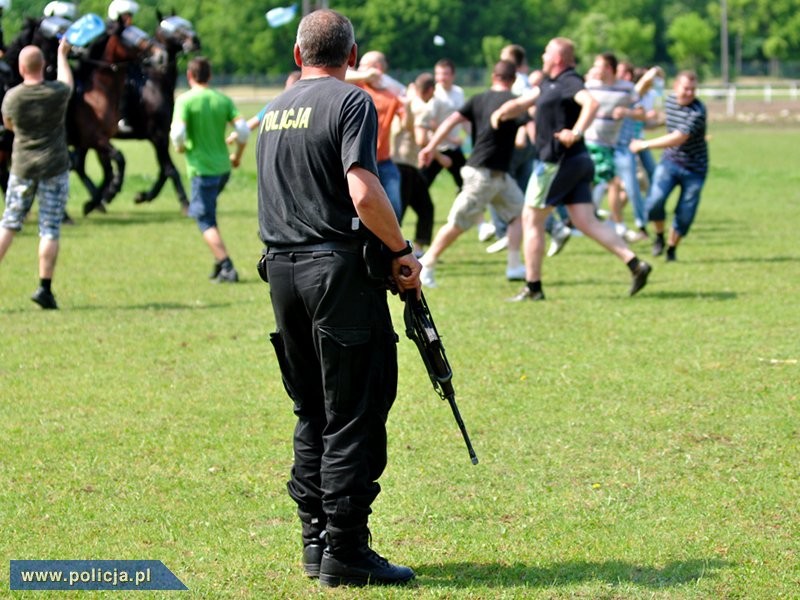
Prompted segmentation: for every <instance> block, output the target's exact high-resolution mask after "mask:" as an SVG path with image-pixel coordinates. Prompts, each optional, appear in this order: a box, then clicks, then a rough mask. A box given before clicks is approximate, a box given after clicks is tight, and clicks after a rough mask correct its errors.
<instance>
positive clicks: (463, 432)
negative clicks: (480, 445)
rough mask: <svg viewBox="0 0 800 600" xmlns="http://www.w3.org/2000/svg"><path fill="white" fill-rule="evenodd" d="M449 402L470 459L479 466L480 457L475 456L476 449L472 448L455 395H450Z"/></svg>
mask: <svg viewBox="0 0 800 600" xmlns="http://www.w3.org/2000/svg"><path fill="white" fill-rule="evenodd" d="M447 402H448V403H449V404H450V409H451V410H452V411H453V417H455V419H456V423H457V424H458V428H459V429H460V430H461V437H463V438H464V443H465V444H466V445H467V452H469V458H470V460H471V461H472V464H473V465H477V464H478V455H477V454H475V449H474V448H473V447H472V442H470V441H469V434H468V433H467V426H466V425H464V420H463V419H462V418H461V413H460V412H459V410H458V405H457V404H456V396H455V394H448V395H447Z"/></svg>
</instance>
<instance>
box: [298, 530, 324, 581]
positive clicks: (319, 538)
mask: <svg viewBox="0 0 800 600" xmlns="http://www.w3.org/2000/svg"><path fill="white" fill-rule="evenodd" d="M327 534H328V532H327V531H325V522H324V520H321V519H318V518H316V517H314V518H312V519H311V520H310V521H309V522H306V521H303V570H304V571H305V572H306V575H308V576H309V577H319V564H320V562H322V552H323V550H325V546H326V545H327V543H326V537H327Z"/></svg>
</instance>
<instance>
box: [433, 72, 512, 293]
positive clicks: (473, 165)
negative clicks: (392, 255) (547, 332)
mask: <svg viewBox="0 0 800 600" xmlns="http://www.w3.org/2000/svg"><path fill="white" fill-rule="evenodd" d="M515 79H516V67H515V66H514V64H513V63H510V62H508V61H506V60H501V61H500V62H498V63H497V64H496V65H495V66H494V69H493V71H492V87H491V88H490V89H488V90H487V91H485V92H483V93H481V94H478V95H477V96H473V97H472V98H470V99H469V100H468V101H467V102H466V104H464V106H462V107H461V108H460V109H459V110H457V111H456V112H454V113H453V114H451V115H450V116H449V117H447V119H445V120H444V122H443V123H442V124H441V125H439V127H438V128H437V129H436V133H434V134H433V137H432V138H431V139H430V141H429V142H428V145H427V146H425V148H423V149H422V150H420V153H419V156H420V160H421V162H422V163H423V164H424V165H427V164H429V163H430V162H431V160H432V158H433V153H434V151H435V149H436V146H438V145H439V144H440V143H442V141H444V140H445V139H447V134H448V133H449V132H450V130H451V129H452V128H453V127H455V126H456V125H458V124H459V123H464V122H469V123H470V124H471V126H472V129H471V130H472V135H473V138H474V143H473V146H472V153H471V154H470V157H469V159H468V160H467V164H466V165H465V166H464V167H462V169H461V175H462V177H463V179H464V184H463V186H462V188H461V191H460V192H459V193H458V195H457V196H456V198H455V200H454V201H453V206H452V207H451V209H450V214H449V215H448V216H447V223H446V224H444V225H443V226H442V228H441V229H440V230H439V231H438V232H437V233H436V236H435V237H434V239H433V242H431V247H430V248H429V249H428V251H427V252H426V253H425V254H424V255H423V257H422V259H421V262H422V264H423V269H422V275H421V279H422V284H423V285H425V286H428V287H436V280H435V279H434V268H435V266H436V261H437V260H438V259H439V257H440V256H441V255H442V253H443V252H444V251H445V250H446V249H447V248H448V247H449V246H450V244H452V243H453V242H454V241H456V239H458V237H459V236H460V235H461V234H462V233H464V232H465V231H466V230H467V229H469V228H470V227H472V226H473V225H474V224H475V223H476V222H478V221H479V220H480V219H481V218H482V217H483V214H484V212H486V207H487V206H488V205H489V204H490V203H491V204H492V205H494V207H495V210H496V211H497V214H498V216H499V217H500V218H501V219H502V220H503V221H504V222H506V223H508V264H507V267H506V277H507V278H508V279H509V280H516V279H519V280H521V279H523V278H524V276H525V267H524V266H523V265H522V263H521V262H520V251H519V245H520V241H521V240H522V227H521V224H520V219H519V216H520V213H521V212H522V204H523V200H524V198H523V196H522V190H520V189H519V186H518V185H517V183H516V182H515V181H514V179H513V178H512V177H511V176H510V175H509V174H508V168H509V165H510V164H511V155H512V153H513V151H514V139H515V136H516V133H517V129H518V128H519V125H521V124H523V123H524V122H526V121H527V116H526V117H523V118H522V119H521V120H516V121H510V122H506V123H503V125H502V126H501V127H499V128H496V129H495V128H493V127H492V125H491V122H490V117H491V115H492V113H493V112H494V111H495V110H497V109H498V108H499V107H500V106H502V105H503V104H504V103H505V102H507V101H508V100H511V99H513V98H514V97H515V96H514V94H512V93H511V86H512V85H513V84H514V80H515Z"/></svg>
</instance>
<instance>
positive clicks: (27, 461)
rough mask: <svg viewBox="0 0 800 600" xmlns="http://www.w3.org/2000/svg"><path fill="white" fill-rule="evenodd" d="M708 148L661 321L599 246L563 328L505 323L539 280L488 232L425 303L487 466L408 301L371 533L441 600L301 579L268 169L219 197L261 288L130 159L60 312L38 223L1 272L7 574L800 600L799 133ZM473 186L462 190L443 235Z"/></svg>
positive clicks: (76, 246)
mask: <svg viewBox="0 0 800 600" xmlns="http://www.w3.org/2000/svg"><path fill="white" fill-rule="evenodd" d="M268 95H269V94H264V98H262V99H261V101H260V102H258V103H254V104H249V105H242V106H240V108H241V110H242V112H243V113H244V114H246V115H250V114H253V113H254V112H255V111H256V110H258V108H260V106H261V105H262V104H263V101H265V100H267V98H268ZM709 133H710V134H711V136H712V139H711V142H710V143H711V156H712V162H711V171H710V174H709V179H708V182H707V184H706V188H705V190H704V194H703V201H702V203H701V206H700V210H699V213H698V216H697V221H696V223H695V226H694V228H693V229H692V232H691V234H690V235H689V236H688V237H687V238H686V239H685V240H684V241H683V243H682V244H681V246H680V248H679V251H678V262H676V263H674V264H665V263H664V262H663V260H662V259H658V260H657V261H656V262H655V263H654V264H655V270H654V272H653V275H652V278H651V281H650V284H649V285H648V287H647V288H645V289H644V290H643V291H642V292H641V294H640V295H638V296H636V297H635V298H627V297H626V296H625V292H626V286H627V272H626V269H625V267H624V266H623V265H622V264H620V263H619V262H618V261H616V260H615V259H614V258H612V257H611V256H610V255H609V254H608V253H607V252H605V251H603V250H602V249H600V248H599V246H597V245H596V244H594V243H593V242H591V241H590V240H588V239H586V238H576V239H574V240H572V241H571V242H570V244H569V245H568V246H567V248H566V249H565V250H564V252H562V253H561V254H560V255H559V256H558V257H556V258H552V259H546V260H545V263H544V268H545V272H544V278H545V279H544V282H545V289H546V292H547V294H548V300H547V301H546V302H544V303H541V304H536V305H534V304H526V305H522V306H520V305H517V304H512V303H508V302H505V298H507V297H508V296H510V295H512V294H513V293H515V292H516V291H517V290H518V289H519V284H510V283H507V282H506V281H505V279H504V277H503V270H504V266H505V258H504V257H503V256H502V255H487V254H486V253H485V251H484V249H485V246H484V245H483V244H480V243H478V242H477V241H476V240H475V235H474V231H469V232H467V233H466V234H465V235H464V236H462V238H460V239H459V240H458V241H457V242H456V243H455V244H454V245H453V246H452V247H451V248H450V249H448V251H447V253H446V254H445V256H444V260H443V262H442V264H441V266H440V268H439V271H438V273H437V276H438V279H439V284H440V287H439V288H438V289H436V290H431V291H427V292H426V296H427V299H428V302H429V304H430V306H431V309H432V311H433V312H434V316H435V317H436V322H437V325H438V327H439V330H440V333H441V334H442V337H443V340H444V343H445V345H446V347H447V352H448V357H449V359H450V361H451V363H452V365H453V368H454V371H455V379H454V385H455V389H456V394H457V399H458V402H459V406H460V408H461V412H462V414H463V417H464V420H465V422H466V424H467V427H468V428H469V430H470V434H471V436H472V439H473V442H474V444H475V448H476V451H477V453H478V455H479V457H480V460H481V463H480V464H479V465H478V466H475V467H473V466H472V465H470V463H469V460H468V457H467V453H466V450H465V449H464V447H463V445H462V441H461V439H460V436H459V433H458V430H457V428H456V425H455V423H454V422H453V420H452V417H451V415H450V412H449V409H448V407H447V404H446V403H443V402H441V401H440V400H439V399H438V398H436V397H435V396H434V394H433V390H432V389H431V386H430V382H429V381H428V379H427V377H426V376H425V374H424V372H423V367H422V364H421V361H420V358H419V355H418V354H417V352H416V349H415V348H413V345H412V344H411V343H410V342H409V341H408V340H406V339H405V338H404V336H403V333H402V324H401V313H400V309H401V303H400V301H399V299H398V298H396V297H390V298H389V302H390V306H391V310H392V314H393V317H394V319H395V326H396V329H397V330H398V333H399V334H400V336H401V338H403V339H401V341H400V342H399V345H398V355H399V379H400V386H399V391H398V397H397V401H396V403H395V406H394V408H393V409H392V412H391V415H390V418H389V422H388V428H389V465H388V468H387V470H386V473H385V474H384V475H383V476H382V477H381V480H380V483H381V487H382V490H383V491H382V492H381V494H380V495H379V496H378V499H377V501H376V503H375V505H374V508H375V512H374V514H373V516H372V519H371V527H372V533H373V544H374V546H375V548H376V549H377V550H378V551H380V552H382V553H383V554H385V555H386V556H387V557H389V558H390V559H392V560H396V561H399V562H402V563H404V564H408V565H410V566H411V567H413V568H414V569H415V570H416V571H417V573H418V581H417V583H416V584H415V585H413V586H412V587H410V588H409V589H403V588H398V589H380V588H367V589H364V590H351V589H347V590H342V591H341V592H338V593H322V592H321V591H320V590H319V587H318V584H317V583H316V582H314V581H310V580H308V579H307V578H305V577H304V576H303V575H302V571H301V567H300V537H299V529H298V525H297V517H296V514H295V507H294V505H293V503H292V502H291V500H290V499H289V498H288V495H287V494H286V487H285V482H286V480H287V478H288V473H289V469H290V466H291V461H292V450H291V435H292V428H293V425H294V419H293V415H292V410H291V402H290V400H289V399H288V398H287V396H286V393H285V391H284V389H283V386H282V384H281V381H280V377H279V374H278V366H277V362H276V360H275V356H274V352H273V350H272V348H271V346H270V345H269V341H268V339H267V334H268V332H270V331H272V330H273V328H274V320H273V316H272V311H271V308H270V306H269V288H268V286H266V285H265V284H263V283H262V282H261V281H260V280H259V279H258V277H257V275H256V273H255V266H254V265H255V262H256V260H257V257H258V255H259V253H260V250H261V248H260V243H259V242H258V240H257V238H256V235H255V230H256V216H255V213H256V189H255V185H256V166H255V158H254V151H253V148H252V147H250V148H248V149H247V151H246V153H245V157H244V164H243V166H242V167H241V169H240V170H238V171H236V172H235V173H234V174H233V177H232V179H231V181H230V183H229V186H228V188H227V189H226V190H225V191H224V192H223V194H222V196H221V198H220V211H219V222H220V227H221V231H222V233H223V235H224V236H225V241H226V243H227V245H228V247H229V250H230V252H231V256H232V257H233V259H234V261H235V263H236V266H237V267H238V268H239V269H240V271H241V274H242V277H243V281H242V282H241V283H240V284H237V285H231V286H224V285H214V284H211V283H208V281H207V280H206V277H207V273H208V271H209V270H210V267H211V262H212V260H211V256H210V254H209V253H208V250H207V248H206V247H205V245H204V244H203V242H202V241H201V239H200V235H199V233H198V231H197V228H196V226H195V225H194V223H193V222H192V221H191V220H189V219H187V218H184V217H182V216H181V215H180V213H179V212H178V207H177V201H176V199H175V197H174V193H173V192H172V190H171V188H169V186H168V187H167V188H166V189H165V191H164V192H163V194H162V196H161V197H160V198H158V199H157V200H155V201H154V202H153V203H152V204H145V205H134V204H133V202H132V197H133V195H134V193H135V192H136V191H138V190H139V189H141V188H142V187H144V186H148V185H149V184H150V183H151V182H152V179H153V175H154V169H155V161H154V158H153V153H152V149H151V148H150V147H149V146H148V145H146V144H144V143H141V142H121V143H119V147H120V148H121V149H122V151H123V152H124V154H125V156H126V158H127V162H128V172H127V174H126V180H125V186H124V189H123V192H122V194H121V195H120V196H119V197H118V198H117V199H116V200H115V201H114V202H113V203H112V204H111V206H110V207H109V212H108V214H106V215H98V214H93V215H92V216H91V217H89V218H85V219H84V218H80V217H78V218H77V221H78V223H77V225H75V226H74V227H70V228H66V229H65V231H64V232H63V235H62V245H61V255H60V257H59V264H58V268H57V271H56V277H55V281H54V291H55V293H56V295H57V297H58V300H59V302H60V304H61V310H60V311H57V312H55V313H49V312H43V311H41V310H39V309H38V308H37V307H36V306H35V305H33V303H31V301H30V300H28V295H29V294H30V293H31V292H32V291H33V289H34V288H35V286H36V284H37V279H36V275H35V272H36V248H37V244H38V236H37V232H36V221H35V214H34V215H32V217H34V218H32V219H30V220H29V222H28V223H27V224H26V226H25V228H24V229H23V231H22V232H21V233H20V234H19V235H18V236H17V238H16V239H15V241H14V244H13V245H12V247H11V248H10V250H9V253H8V254H7V256H6V257H5V259H4V261H3V263H2V264H0V331H2V344H0V390H2V393H0V413H2V415H3V418H2V419H0V447H2V449H3V452H2V459H0V515H2V524H3V544H2V545H1V546H0V562H2V563H3V564H5V565H8V564H9V561H10V560H12V559H47V558H59V559H77V558H82V559H92V558H97V559H138V560H141V559H154V560H162V561H163V562H164V563H165V564H166V565H167V566H168V567H169V568H170V569H171V570H172V571H173V572H174V573H175V574H176V575H177V576H178V577H179V578H181V580H183V581H184V582H185V583H186V584H187V586H188V587H189V590H190V591H189V592H187V593H186V598H192V599H194V598H253V599H262V598H331V597H337V598H338V597H341V598H356V599H378V598H381V599H385V598H395V599H409V600H411V599H414V600H416V599H423V600H434V599H442V598H447V599H456V600H460V599H464V600H467V599H484V598H504V599H516V598H519V599H526V600H527V599H530V598H533V599H545V598H547V599H551V600H560V599H565V600H566V599H571V598H615V599H617V598H619V599H642V600H644V599H648V600H649V599H656V600H690V599H698V598H793V597H796V596H797V582H798V575H800V572H798V563H797V560H796V558H797V556H798V554H799V553H800V510H799V509H798V507H800V480H798V470H797V465H798V464H799V463H800V445H798V443H797V442H798V429H797V423H798V422H799V421H800V410H798V408H799V407H800V402H798V401H799V400H800V395H799V394H800V389H799V388H798V380H800V363H798V362H797V361H798V360H799V359H800V356H798V344H797V339H798V327H797V320H796V318H795V315H797V314H798V311H800V296H798V294H797V278H796V276H794V275H795V273H796V271H797V264H798V261H800V252H799V251H798V246H797V242H796V229H797V223H798V222H800V196H799V195H798V190H800V175H799V174H798V171H797V168H796V151H795V149H796V145H797V137H798V134H799V133H800V131H798V127H797V126H789V127H783V128H770V127H762V126H743V125H742V124H738V123H734V124H729V125H725V124H719V123H712V127H711V130H710V132H709ZM653 135H655V132H653ZM177 164H178V165H179V168H181V169H183V160H182V158H181V157H177ZM72 185H73V187H72V191H71V196H70V204H69V209H70V211H71V212H72V213H73V215H74V216H78V215H79V214H80V207H81V205H82V203H83V202H84V201H85V199H86V193H85V192H84V190H83V189H82V187H81V185H80V183H79V182H77V180H73V182H72ZM454 192H455V190H454V188H453V184H452V182H451V181H450V180H449V179H448V178H447V175H442V176H441V177H439V178H438V179H437V181H436V183H435V187H434V188H433V194H434V201H435V204H436V220H437V225H441V224H442V223H443V221H444V219H445V217H446V215H447V211H448V208H449V206H450V204H451V203H452V200H453V198H454V195H455V194H454ZM674 201H675V199H674V198H673V199H672V200H670V206H673V205H674ZM35 212H36V208H35V207H34V213H35ZM776 215H778V216H779V218H776ZM414 224H415V219H414V215H413V213H411V214H409V215H408V216H407V217H406V222H405V224H404V230H405V232H406V233H407V235H408V236H409V237H411V236H412V235H413V229H414ZM636 250H637V251H638V252H639V253H640V255H641V256H647V255H648V254H649V248H648V246H647V245H646V244H642V245H638V246H636ZM648 260H650V259H649V258H648ZM4 585H6V586H7V582H5V584H4ZM5 589H6V592H5V593H4V594H0V595H5V596H10V593H9V592H8V591H7V587H6V588H5ZM75 594H77V596H76V597H79V598H83V597H87V598H88V597H92V598H94V597H100V598H106V597H108V598H116V597H117V596H116V595H115V594H114V593H113V592H112V593H102V592H98V593H90V594H85V593H80V592H76V593H75ZM332 594H333V596H332ZM22 596H23V597H27V596H26V595H25V594H23V595H22ZM51 596H52V594H46V595H45V596H43V597H48V598H49V597H51ZM150 596H152V597H154V598H173V597H174V594H173V593H169V594H158V593H153V594H148V595H147V597H150ZM31 597H33V596H31ZM37 597H38V596H37ZM64 597H66V595H64ZM69 597H70V598H71V597H72V594H69ZM181 597H183V596H181Z"/></svg>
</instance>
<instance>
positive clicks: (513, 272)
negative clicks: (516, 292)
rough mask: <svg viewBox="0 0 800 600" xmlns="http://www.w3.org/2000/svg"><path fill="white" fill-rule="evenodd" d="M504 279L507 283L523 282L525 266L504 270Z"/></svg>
mask: <svg viewBox="0 0 800 600" xmlns="http://www.w3.org/2000/svg"><path fill="white" fill-rule="evenodd" d="M506 279H508V280H509V281H525V265H519V266H518V267H508V268H506Z"/></svg>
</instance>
